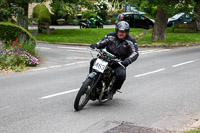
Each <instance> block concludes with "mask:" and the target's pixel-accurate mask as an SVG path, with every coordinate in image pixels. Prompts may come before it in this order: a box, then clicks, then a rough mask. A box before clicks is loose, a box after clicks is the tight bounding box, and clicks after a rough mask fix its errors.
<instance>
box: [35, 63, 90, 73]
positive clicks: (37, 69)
mask: <svg viewBox="0 0 200 133" xmlns="http://www.w3.org/2000/svg"><path fill="white" fill-rule="evenodd" d="M87 62H88V61H80V62H73V63H69V64H64V65H57V66H50V67H42V68H36V69H32V71H39V70H46V69H52V68H59V67H64V66H72V65H76V64H83V63H87Z"/></svg>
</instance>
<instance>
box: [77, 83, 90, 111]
mask: <svg viewBox="0 0 200 133" xmlns="http://www.w3.org/2000/svg"><path fill="white" fill-rule="evenodd" d="M88 90H90V85H88V86H87V90H86V92H85V93H84V94H83V95H81V97H80V100H79V107H81V106H85V104H86V103H87V102H88V100H89V95H88V94H87V92H88Z"/></svg>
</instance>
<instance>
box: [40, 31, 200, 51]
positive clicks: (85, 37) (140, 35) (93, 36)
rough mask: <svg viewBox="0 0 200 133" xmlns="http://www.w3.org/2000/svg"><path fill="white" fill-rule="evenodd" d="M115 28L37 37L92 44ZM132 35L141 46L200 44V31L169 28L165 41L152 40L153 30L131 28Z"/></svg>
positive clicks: (57, 33)
mask: <svg viewBox="0 0 200 133" xmlns="http://www.w3.org/2000/svg"><path fill="white" fill-rule="evenodd" d="M113 31H115V29H56V30H55V32H54V33H52V34H50V35H47V34H46V33H45V31H44V32H43V33H40V34H39V36H38V37H37V40H38V41H45V42H50V43H78V44H92V43H96V42H98V41H99V40H101V39H102V38H103V37H104V36H105V35H107V34H108V33H110V32H113ZM130 35H132V36H133V37H135V38H136V39H137V42H138V45H139V46H162V47H163V46H190V45H197V44H200V32H197V33H181V32H179V33H176V32H175V33H174V32H172V28H167V33H166V38H167V40H163V41H152V40H151V35H152V30H150V31H147V30H145V29H139V28H134V29H133V28H131V30H130Z"/></svg>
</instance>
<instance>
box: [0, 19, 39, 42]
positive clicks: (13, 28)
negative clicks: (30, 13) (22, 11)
mask: <svg viewBox="0 0 200 133" xmlns="http://www.w3.org/2000/svg"><path fill="white" fill-rule="evenodd" d="M20 38H21V39H24V40H30V41H32V43H33V44H34V45H36V39H35V38H34V37H33V36H32V35H31V34H30V33H29V32H28V31H27V30H25V29H24V28H22V27H20V26H18V25H15V24H11V23H8V22H0V40H5V41H14V40H17V39H20Z"/></svg>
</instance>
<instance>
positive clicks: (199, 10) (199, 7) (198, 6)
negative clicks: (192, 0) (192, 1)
mask: <svg viewBox="0 0 200 133" xmlns="http://www.w3.org/2000/svg"><path fill="white" fill-rule="evenodd" d="M196 2H197V3H196V6H195V7H194V12H195V13H196V14H197V15H198V16H197V17H196V19H195V21H196V22H199V23H200V0H196Z"/></svg>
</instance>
